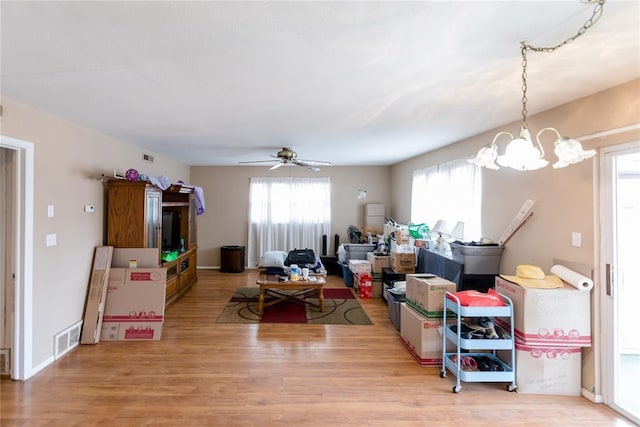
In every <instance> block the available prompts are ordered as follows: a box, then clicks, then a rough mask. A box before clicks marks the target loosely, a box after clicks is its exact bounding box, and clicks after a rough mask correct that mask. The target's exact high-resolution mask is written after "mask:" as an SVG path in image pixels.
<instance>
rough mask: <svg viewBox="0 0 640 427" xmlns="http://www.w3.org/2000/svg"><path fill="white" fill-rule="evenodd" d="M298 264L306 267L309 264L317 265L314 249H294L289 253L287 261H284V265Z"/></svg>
mask: <svg viewBox="0 0 640 427" xmlns="http://www.w3.org/2000/svg"><path fill="white" fill-rule="evenodd" d="M291 264H297V265H300V266H305V265H308V264H311V265H315V264H316V255H315V254H314V253H313V249H294V250H292V251H289V254H288V255H287V259H285V260H284V265H291Z"/></svg>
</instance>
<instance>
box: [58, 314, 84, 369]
mask: <svg viewBox="0 0 640 427" xmlns="http://www.w3.org/2000/svg"><path fill="white" fill-rule="evenodd" d="M81 331H82V321H79V322H78V323H76V324H74V325H73V326H70V327H68V328H67V329H65V330H64V331H62V332H60V333H59V334H57V335H56V336H55V337H53V356H54V357H55V359H56V360H58V359H59V358H60V357H62V356H63V355H64V354H65V353H67V352H69V350H72V349H73V348H75V347H77V346H78V344H80V332H81Z"/></svg>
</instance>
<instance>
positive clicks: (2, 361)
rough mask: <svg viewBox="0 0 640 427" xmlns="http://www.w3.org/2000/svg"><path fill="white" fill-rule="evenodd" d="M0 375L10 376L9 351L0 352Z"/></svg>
mask: <svg viewBox="0 0 640 427" xmlns="http://www.w3.org/2000/svg"><path fill="white" fill-rule="evenodd" d="M0 375H11V350H9V349H2V350H0Z"/></svg>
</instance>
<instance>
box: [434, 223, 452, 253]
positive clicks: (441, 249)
mask: <svg viewBox="0 0 640 427" xmlns="http://www.w3.org/2000/svg"><path fill="white" fill-rule="evenodd" d="M429 235H430V236H432V237H433V236H438V238H437V239H436V246H435V248H434V249H435V251H436V252H438V253H445V252H446V251H447V242H446V241H445V239H444V237H443V235H444V236H449V230H448V229H447V221H445V220H443V219H439V220H438V221H436V225H434V226H433V228H432V229H431V231H430V232H429Z"/></svg>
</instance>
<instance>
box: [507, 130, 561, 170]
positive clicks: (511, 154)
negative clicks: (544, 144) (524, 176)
mask: <svg viewBox="0 0 640 427" xmlns="http://www.w3.org/2000/svg"><path fill="white" fill-rule="evenodd" d="M498 164H499V165H500V166H506V167H510V168H513V169H517V170H521V171H525V170H536V169H540V168H543V167H545V166H547V165H548V164H549V162H548V161H546V160H545V159H544V152H542V151H541V150H540V149H538V148H536V147H535V146H534V145H533V142H532V141H531V135H530V134H529V130H528V129H527V128H524V127H523V128H521V129H520V137H519V138H514V139H513V140H512V141H511V142H510V143H509V145H507V148H506V150H505V153H504V154H503V155H502V156H498Z"/></svg>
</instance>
